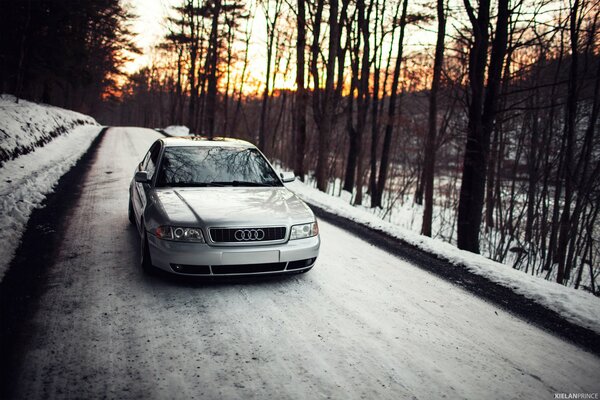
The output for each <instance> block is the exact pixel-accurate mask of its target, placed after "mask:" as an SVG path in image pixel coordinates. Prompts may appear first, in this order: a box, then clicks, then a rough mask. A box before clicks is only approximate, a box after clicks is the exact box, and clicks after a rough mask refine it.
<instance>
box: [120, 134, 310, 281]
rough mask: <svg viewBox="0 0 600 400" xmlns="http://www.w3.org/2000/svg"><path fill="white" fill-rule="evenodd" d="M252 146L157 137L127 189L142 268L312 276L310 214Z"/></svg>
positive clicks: (220, 140)
mask: <svg viewBox="0 0 600 400" xmlns="http://www.w3.org/2000/svg"><path fill="white" fill-rule="evenodd" d="M294 179H295V177H294V175H293V173H282V174H281V175H280V176H278V175H277V174H276V173H275V171H274V170H273V167H272V166H271V164H270V163H269V162H268V161H267V160H266V158H265V157H264V155H263V154H262V153H261V152H260V151H259V150H258V149H257V148H256V147H255V146H253V145H252V144H250V143H248V142H245V141H241V140H234V139H226V138H216V139H212V140H207V139H203V138H197V137H180V138H179V137H173V138H164V139H159V140H157V141H156V142H155V143H154V144H153V145H152V146H151V147H150V150H149V151H148V153H147V154H146V156H145V157H144V159H143V160H142V162H140V164H139V165H138V167H137V169H136V171H135V175H134V178H133V180H132V182H131V185H130V189H129V220H130V221H131V223H132V224H134V225H136V227H137V229H138V231H139V233H140V237H141V240H140V254H141V260H140V263H141V265H142V268H143V269H144V271H145V272H148V273H150V272H152V271H154V270H155V269H154V268H155V267H157V268H160V269H163V270H165V271H168V272H171V273H175V274H181V275H200V276H206V275H211V276H212V275H253V274H279V273H300V272H307V271H308V270H310V269H311V268H312V267H313V266H314V265H315V261H316V260H317V257H318V255H319V246H320V238H319V228H318V226H317V221H316V219H315V216H314V214H313V212H312V211H311V210H310V208H308V206H307V205H306V204H305V203H304V202H303V201H302V200H300V199H299V198H298V197H297V196H296V195H295V194H294V193H292V192H291V191H289V190H288V189H287V188H286V187H285V186H284V185H283V182H290V181H293V180H294Z"/></svg>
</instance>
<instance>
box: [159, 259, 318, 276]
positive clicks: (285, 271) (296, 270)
mask: <svg viewBox="0 0 600 400" xmlns="http://www.w3.org/2000/svg"><path fill="white" fill-rule="evenodd" d="M292 262H293V261H288V262H286V265H285V268H284V269H282V270H277V271H264V272H244V273H232V274H215V273H213V269H212V268H213V267H212V265H208V267H209V271H210V273H208V274H188V273H183V272H177V271H176V270H175V269H173V266H171V270H170V271H168V272H169V273H171V274H175V275H180V276H199V277H207V276H211V277H224V278H225V277H230V276H232V277H233V276H235V277H237V276H254V275H289V274H295V273H299V272H302V271H307V270H309V269H311V268H312V267H314V266H315V264H316V263H317V259H316V258H315V260H314V261H313V262H312V264H310V265H308V266H306V267H302V268H294V269H288V266H289V265H290V263H292Z"/></svg>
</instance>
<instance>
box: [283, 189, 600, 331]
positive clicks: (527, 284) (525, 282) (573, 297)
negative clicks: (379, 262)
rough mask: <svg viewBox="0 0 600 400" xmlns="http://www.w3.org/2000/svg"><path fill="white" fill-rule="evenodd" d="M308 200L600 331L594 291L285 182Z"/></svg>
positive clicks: (599, 306) (599, 309)
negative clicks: (552, 279)
mask: <svg viewBox="0 0 600 400" xmlns="http://www.w3.org/2000/svg"><path fill="white" fill-rule="evenodd" d="M286 186H287V187H288V188H289V189H290V190H292V191H294V192H295V193H296V194H297V195H298V196H300V197H301V198H302V199H303V200H305V201H306V202H307V203H310V204H314V205H315V206H316V207H319V208H322V209H323V210H326V211H328V212H330V213H332V214H336V215H339V216H341V217H344V218H347V219H350V220H352V221H355V222H357V223H360V224H362V225H365V226H368V227H370V228H373V229H376V230H380V231H383V232H385V233H387V234H389V235H390V236H393V237H395V238H398V239H400V240H402V241H404V242H406V243H408V244H411V245H413V246H415V247H418V248H420V249H422V250H424V251H426V252H428V253H430V254H434V255H436V256H438V257H440V258H442V259H446V260H448V261H449V262H451V263H452V264H455V265H463V266H465V267H466V268H467V269H469V270H470V271H471V272H473V273H475V274H478V275H482V276H484V277H486V278H488V279H489V280H491V281H493V282H496V283H498V284H500V285H503V286H506V287H508V288H510V289H512V290H514V291H515V292H517V293H519V294H522V295H523V296H525V297H527V298H529V299H532V300H533V301H535V302H537V303H539V304H541V305H543V306H545V307H547V308H549V309H551V310H554V311H556V312H557V313H559V314H560V315H562V316H563V317H564V318H566V319H567V320H569V321H571V322H573V323H575V324H577V325H580V326H583V327H585V328H589V329H591V330H593V331H595V332H596V333H599V334H600V299H599V298H597V297H595V296H594V295H592V294H591V293H588V292H584V291H581V290H575V289H572V288H568V287H565V286H562V285H559V284H557V283H555V282H550V281H547V280H544V279H540V278H536V277H533V276H530V275H527V274H526V273H524V272H522V271H518V270H515V269H513V268H511V267H510V266H508V265H505V264H501V263H498V262H496V261H493V260H490V259H488V258H485V257H483V256H481V255H479V254H473V253H470V252H468V251H464V250H460V249H458V248H456V247H454V246H453V245H451V244H449V243H446V242H443V241H441V240H439V239H431V238H429V237H426V236H421V235H418V234H416V233H415V232H412V231H410V230H407V229H404V228H401V227H399V226H397V225H394V224H392V223H390V222H387V221H384V220H382V219H380V218H379V217H377V216H376V215H373V214H371V213H369V212H367V211H365V210H361V209H359V208H356V207H353V206H352V205H350V204H349V202H347V201H344V200H343V199H341V198H339V197H333V196H330V195H328V194H326V193H323V192H321V191H319V190H317V189H315V188H312V187H309V186H307V185H305V184H303V183H302V182H300V181H294V182H291V183H288V184H286Z"/></svg>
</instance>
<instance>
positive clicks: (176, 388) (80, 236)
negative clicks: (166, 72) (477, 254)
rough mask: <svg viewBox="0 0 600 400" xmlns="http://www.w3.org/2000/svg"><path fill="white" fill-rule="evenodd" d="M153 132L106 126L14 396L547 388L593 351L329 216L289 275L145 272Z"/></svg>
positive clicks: (574, 377)
mask: <svg viewBox="0 0 600 400" xmlns="http://www.w3.org/2000/svg"><path fill="white" fill-rule="evenodd" d="M156 137H159V136H158V134H156V133H154V132H152V131H148V130H141V129H131V128H129V129H119V128H113V129H109V130H108V132H107V133H106V135H105V137H104V139H103V140H102V142H101V145H100V146H101V147H100V149H99V151H98V154H97V158H96V160H95V162H94V166H93V168H92V170H91V172H90V173H89V174H88V175H87V177H86V182H85V189H84V192H83V195H82V197H81V198H80V200H79V201H78V204H77V206H76V207H75V209H74V210H72V211H71V212H70V213H69V214H70V217H69V221H68V224H67V227H66V229H65V232H64V240H63V242H62V244H61V247H60V249H59V251H58V255H57V257H56V262H55V263H54V265H52V266H51V267H50V272H49V278H48V282H47V285H46V289H45V291H44V293H43V295H42V298H41V301H40V307H39V309H38V310H37V311H36V313H35V315H34V320H33V326H34V330H33V332H30V337H31V339H30V342H31V343H30V345H29V346H28V348H27V350H26V351H25V352H24V353H23V355H22V367H21V370H20V373H19V375H18V379H17V380H16V383H15V389H16V391H15V394H16V397H17V398H27V399H40V398H102V397H107V398H157V399H161V398H185V399H187V398H209V399H212V398H226V399H235V398H241V399H249V398H257V399H263V398H274V399H279V398H293V399H302V398H306V399H315V398H328V397H331V398H339V399H347V398H366V399H401V398H421V399H422V398H426V399H429V398H441V397H443V396H447V397H449V398H472V399H481V398H515V397H521V398H546V399H551V398H553V393H555V392H600V359H599V358H598V357H596V356H594V355H592V354H590V353H587V352H585V351H583V350H581V349H579V348H577V347H575V346H573V345H571V344H569V343H566V342H564V341H562V340H560V339H558V338H556V337H554V336H552V335H550V334H548V333H546V332H544V331H541V330H539V329H538V328H536V327H534V326H532V325H529V324H527V323H526V322H523V321H521V320H519V319H517V318H515V317H513V316H512V315H510V314H507V313H506V312H505V311H502V310H501V309H499V308H497V307H495V306H493V305H491V304H489V303H486V302H484V301H482V300H480V299H478V298H476V297H474V296H472V295H470V294H468V293H466V292H465V291H463V290H462V289H460V288H458V287H455V286H453V285H451V284H450V283H447V282H445V281H443V280H441V279H439V278H436V277H434V276H432V275H430V274H428V273H427V272H425V271H422V270H421V269H419V268H417V267H415V266H412V265H410V264H408V263H407V262H405V261H403V260H401V259H398V258H396V257H395V256H392V255H390V254H388V253H386V252H384V251H382V250H379V249H377V248H375V247H373V246H371V245H369V244H367V243H366V242H364V241H362V240H361V239H360V238H358V237H355V236H352V235H350V234H349V233H347V232H345V231H343V230H341V229H339V228H336V227H335V226H333V225H330V224H327V223H325V222H321V224H320V228H321V234H322V241H323V245H322V248H321V257H320V259H319V260H318V262H317V266H316V267H315V268H314V269H313V270H312V271H311V272H309V273H308V274H306V275H302V276H294V277H288V278H285V277H284V278H277V279H265V280H258V281H256V280H253V281H245V282H233V283H232V282H229V283H226V282H225V283H194V282H181V281H178V280H171V279H165V278H164V277H147V276H144V275H143V274H142V271H141V270H140V268H139V267H138V265H137V260H138V250H137V247H138V237H137V234H136V232H135V230H134V228H133V227H131V226H130V225H129V223H128V221H127V187H128V183H129V180H130V179H131V174H132V172H133V169H134V167H135V165H136V163H137V162H138V161H139V160H140V159H141V157H142V155H143V153H144V152H145V151H146V150H147V148H148V147H149V145H150V143H151V142H152V141H153V140H154V139H155V138H156Z"/></svg>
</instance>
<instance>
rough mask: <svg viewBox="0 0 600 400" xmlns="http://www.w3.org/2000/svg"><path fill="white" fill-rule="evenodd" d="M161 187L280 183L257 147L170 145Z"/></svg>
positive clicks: (161, 170)
mask: <svg viewBox="0 0 600 400" xmlns="http://www.w3.org/2000/svg"><path fill="white" fill-rule="evenodd" d="M156 186H158V187H165V186H166V187H179V186H192V187H193V186H281V181H280V180H279V179H278V178H277V175H275V171H273V168H271V166H270V165H269V163H268V162H267V160H265V158H264V157H263V156H262V154H260V152H259V151H258V150H257V149H254V148H247V147H208V146H207V147H198V146H190V147H167V148H166V149H165V152H164V155H163V159H162V161H161V163H160V172H159V175H158V179H157V182H156Z"/></svg>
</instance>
